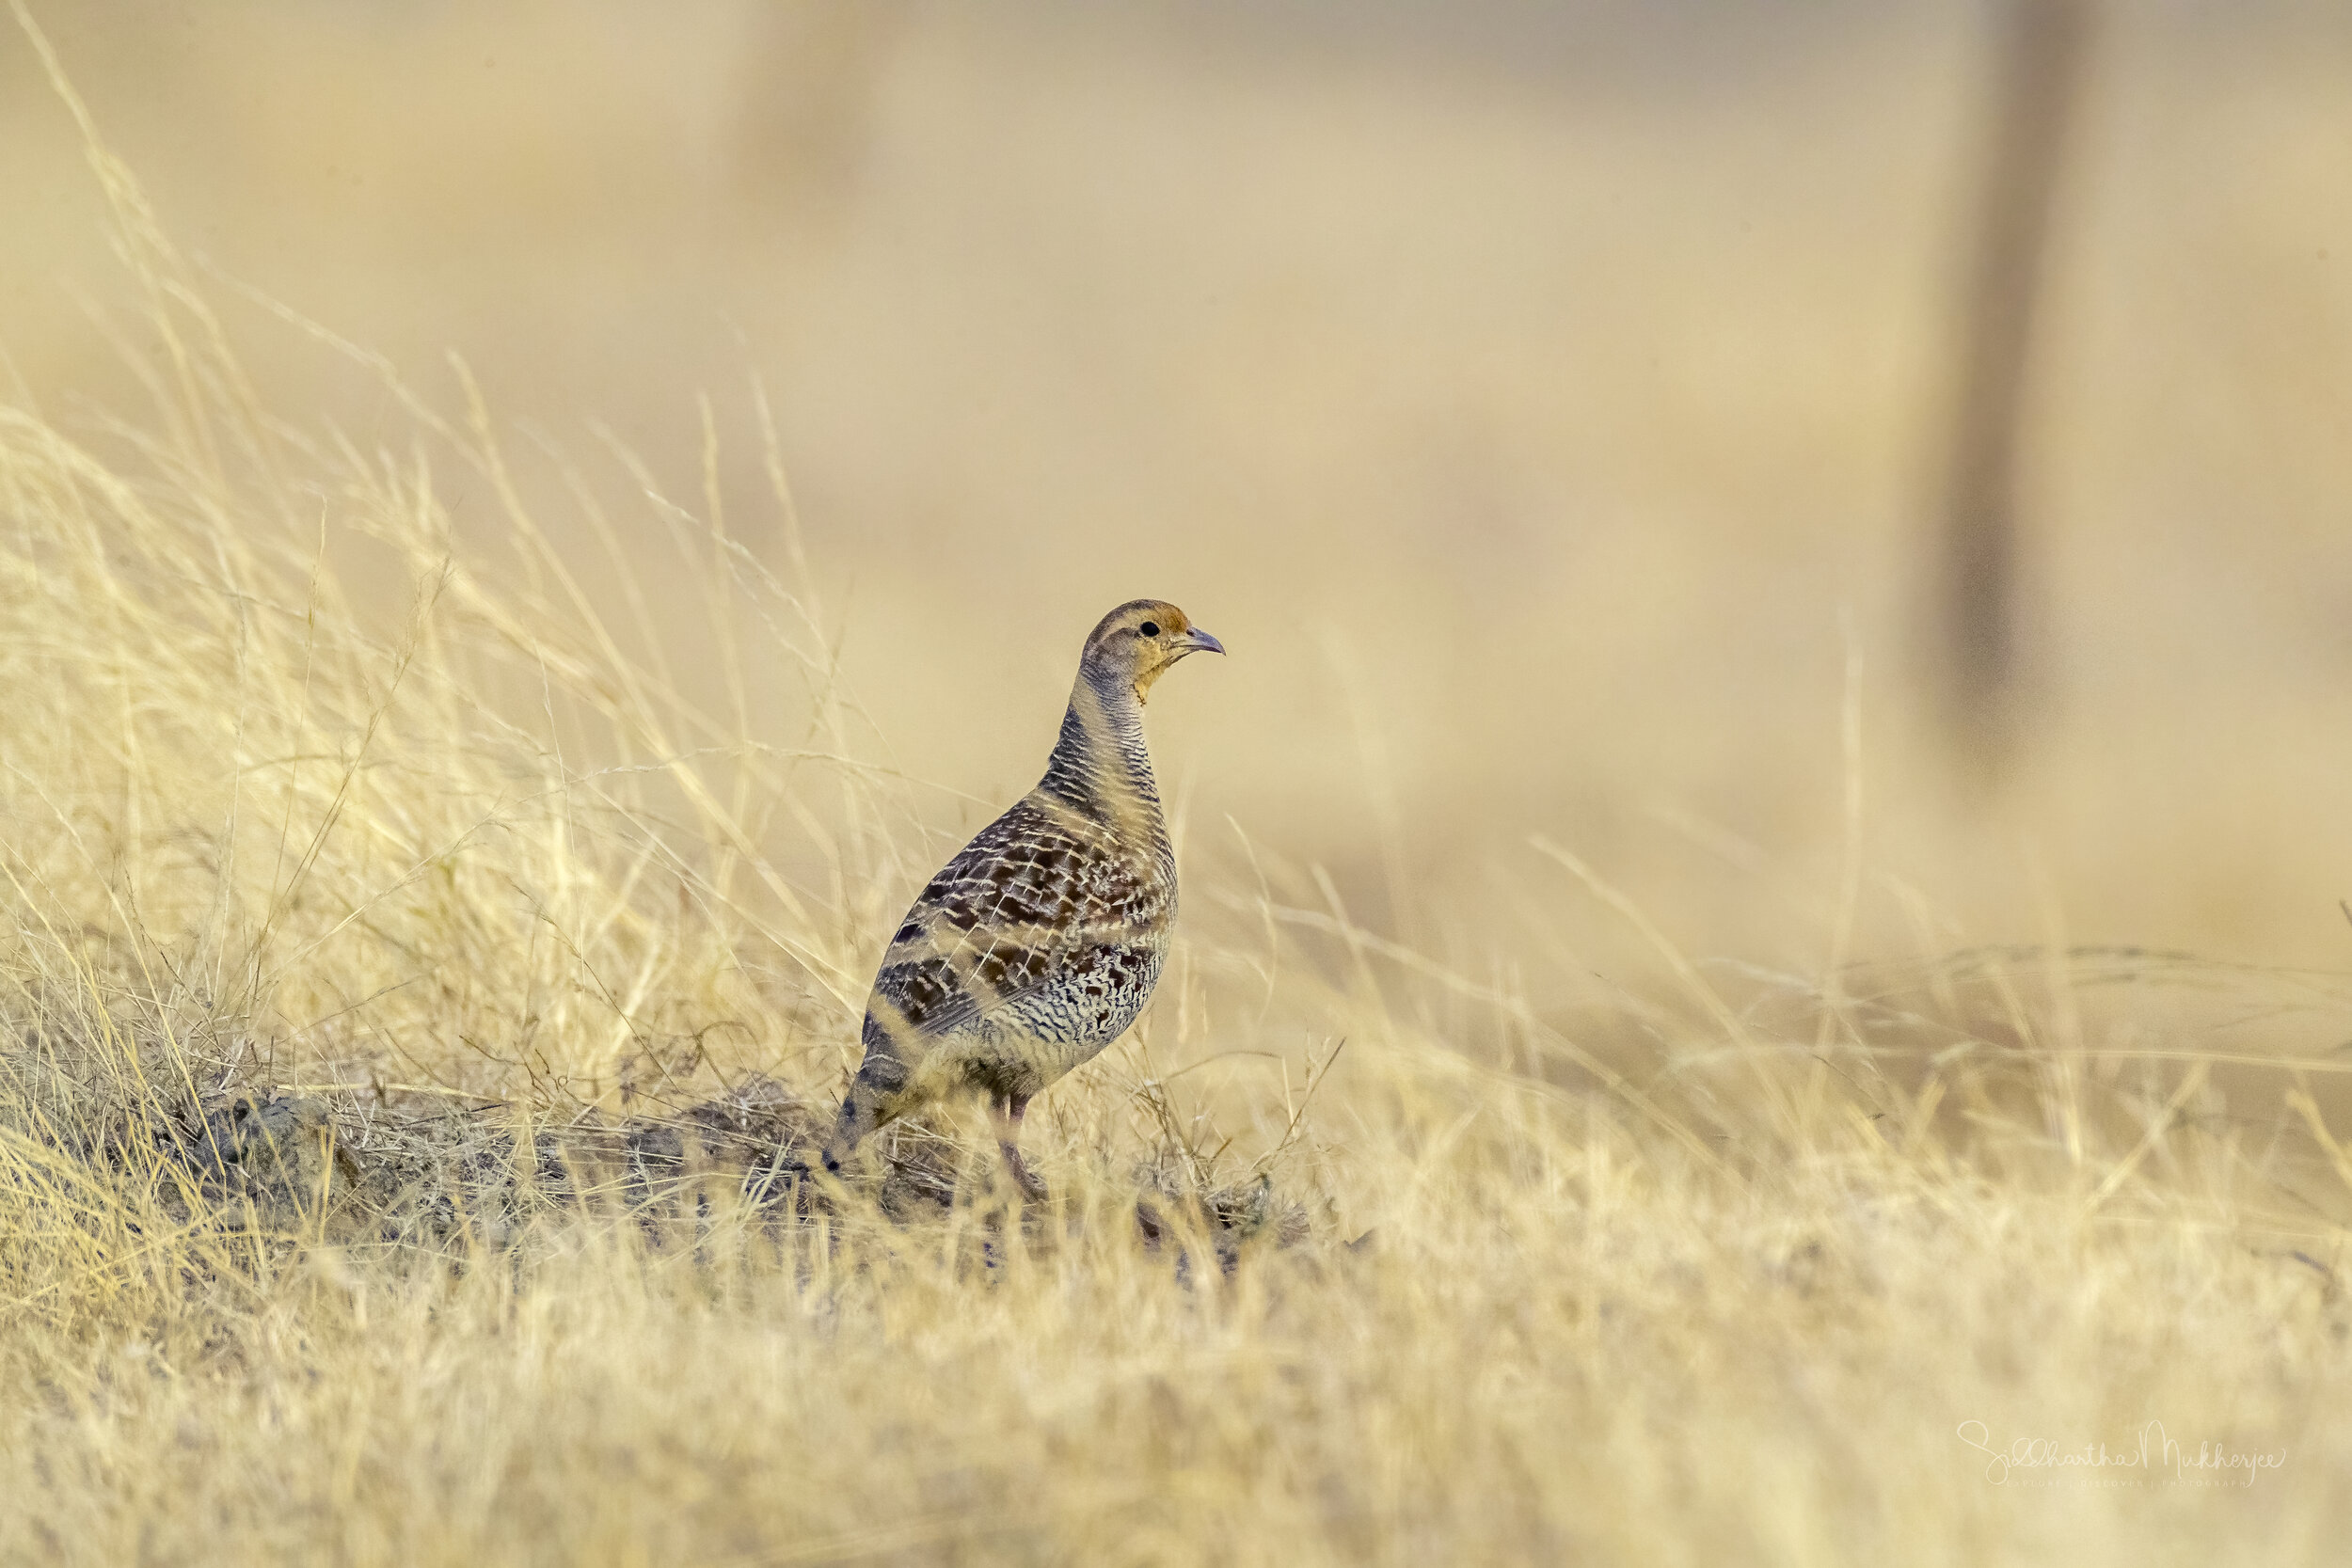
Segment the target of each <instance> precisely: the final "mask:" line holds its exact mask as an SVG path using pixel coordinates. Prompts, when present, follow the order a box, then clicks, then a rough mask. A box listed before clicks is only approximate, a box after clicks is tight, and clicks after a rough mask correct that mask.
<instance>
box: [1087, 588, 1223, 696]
mask: <svg viewBox="0 0 2352 1568" xmlns="http://www.w3.org/2000/svg"><path fill="white" fill-rule="evenodd" d="M1203 648H1205V649H1207V650H1208V651H1209V652H1210V653H1213V654H1221V653H1223V652H1224V651H1225V644H1224V643H1222V642H1219V641H1217V640H1216V638H1214V637H1211V636H1210V635H1209V634H1208V633H1207V632H1205V631H1202V630H1201V629H1200V627H1198V626H1194V625H1193V624H1192V620H1191V618H1190V617H1189V616H1187V615H1185V613H1184V611H1183V610H1179V609H1177V608H1176V607H1175V606H1174V605H1172V604H1169V603H1168V601H1167V600H1165V599H1130V600H1128V601H1127V602H1126V603H1125V604H1123V605H1120V607H1119V608H1118V609H1117V610H1112V611H1111V612H1110V613H1109V614H1108V615H1105V616H1104V617H1103V619H1102V622H1101V624H1100V625H1098V626H1096V627H1095V628H1094V634H1093V635H1092V636H1090V637H1089V638H1088V639H1087V651H1086V657H1085V658H1084V659H1083V660H1081V661H1080V663H1079V666H1078V668H1079V672H1080V673H1082V674H1084V675H1085V676H1086V677H1087V679H1088V680H1089V681H1091V682H1092V683H1094V684H1095V686H1096V687H1098V688H1103V687H1109V688H1113V689H1116V688H1118V687H1126V688H1128V689H1132V690H1133V691H1134V692H1135V694H1136V701H1137V702H1141V701H1143V700H1144V697H1145V694H1146V693H1148V692H1149V691H1150V690H1151V689H1152V682H1153V681H1155V680H1158V679H1159V678H1160V676H1161V675H1162V674H1163V673H1166V672H1167V670H1168V666H1169V665H1171V664H1173V663H1175V662H1176V661H1177V660H1178V659H1180V658H1182V657H1184V656H1185V655H1186V654H1195V653H1199V652H1200V650H1202V649H1203Z"/></svg>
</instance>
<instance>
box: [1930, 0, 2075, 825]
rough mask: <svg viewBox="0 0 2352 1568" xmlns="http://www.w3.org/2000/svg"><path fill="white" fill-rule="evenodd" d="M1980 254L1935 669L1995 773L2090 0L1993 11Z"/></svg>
mask: <svg viewBox="0 0 2352 1568" xmlns="http://www.w3.org/2000/svg"><path fill="white" fill-rule="evenodd" d="M1994 18H1995V22H1996V24H1997V26H1998V28H1999V30H2000V38H1999V43H1998V47H1997V50H1996V52H1995V56H1994V73H1995V74H1994V89H1993V94H1992V103H1991V108H1992V115H1993V119H1992V123H1991V127H1990V130H1991V135H1990V136H1989V138H1988V143H1987V149H1986V151H1987V161H1986V164H1985V166H1984V174H1983V180H1984V184H1983V189H1982V193H1981V196H1980V200H1981V203H1982V205H1981V209H1980V212H1979V226H1978V229H1977V233H1976V244H1977V252H1976V256H1975V259H1974V261H1973V263H1972V265H1971V268H1970V271H1969V273H1968V276H1967V278H1966V281H1965V285H1964V287H1965V289H1966V293H1965V296H1964V298H1963V307H1962V308H1963V333H1964V337H1963V344H1962V348H1961V356H1960V357H1961V362H1960V385H1959V399H1958V408H1957V421H1958V422H1957V425H1956V427H1955V429H1954V430H1953V433H1952V445H1951V452H1950V462H1951V470H1950V473H1949V475H1948V476H1947V482H1946V485H1947V488H1946V492H1945V497H1944V515H1943V519H1942V527H1943V538H1942V541H1941V543H1942V562H1941V581H1940V583H1939V584H1938V594H1939V596H1940V598H1941V599H1942V607H1941V608H1942V615H1941V620H1942V623H1943V625H1942V640H1943V647H1942V649H1941V650H1940V657H1939V663H1940V664H1941V666H1942V672H1941V673H1942V675H1943V680H1944V685H1945V688H1946V692H1945V695H1946V699H1947V703H1948V705H1949V707H1950V716H1951V719H1952V721H1953V729H1954V737H1955V739H1956V740H1957V741H1958V742H1959V744H1960V745H1961V747H1962V748H1963V751H1964V752H1965V753H1966V755H1967V756H1968V758H1969V759H1970V761H1971V763H1972V764H1973V765H1974V768H1973V770H1974V771H1975V772H1977V773H1978V775H1979V777H1980V778H1983V779H1990V778H1991V777H1993V776H1994V775H1996V774H1997V772H1998V770H1999V768H2000V765H2001V762H2002V759H2003V755H2004V753H2005V752H2006V750H2007V746H2008V741H2009V728H2010V698H2011V693H2012V689H2013V687H2014V684H2015V681H2016V675H2017V662H2018V653H2017V625H2016V617H2017V554H2018V551H2017V532H2018V527H2017V522H2018V519H2017V478H2018V476H2017V453H2018V445H2019V436H2020V431H2021V426H2022V422H2023V420H2024V414H2025V389H2026V370H2027V362H2028V359H2029V357H2030V355H2031V351H2032V347H2033V331H2034V317H2035V314H2036V308H2037V305H2038V304H2039V299H2040V295H2041V293H2042V281H2043V279H2042V274H2043V272H2044V270H2045V268H2044V260H2045V257H2046V255H2047V252H2048V249H2049V233H2050V215H2051V205H2052V199H2053V198H2054V197H2055V195H2056V193H2057V187H2058V166H2059V162H2060V158H2061V156H2062V153H2063V150H2064V143H2065V139H2066V129H2067V122H2068V120H2069V119H2070V118H2071V116H2072V110H2073V107H2074V95H2075V89H2076V87H2077V84H2078V82H2079V80H2080V77H2081V74H2082V64H2083V58H2084V55H2085V54H2086V53H2087V46H2088V43H2089V40H2090V0H1994Z"/></svg>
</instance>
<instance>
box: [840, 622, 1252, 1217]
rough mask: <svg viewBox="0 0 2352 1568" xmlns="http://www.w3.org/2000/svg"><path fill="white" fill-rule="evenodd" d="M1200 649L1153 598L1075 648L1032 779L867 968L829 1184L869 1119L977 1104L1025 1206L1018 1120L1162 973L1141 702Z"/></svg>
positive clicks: (1158, 847) (1153, 810)
mask: <svg viewBox="0 0 2352 1568" xmlns="http://www.w3.org/2000/svg"><path fill="white" fill-rule="evenodd" d="M1203 648H1206V649H1208V650H1209V651H1210V652H1211V653H1219V654H1221V653H1223V652H1224V651H1225V649H1224V646H1223V645H1222V644H1221V643H1219V642H1218V641H1217V640H1216V638H1214V637H1211V636H1210V635H1209V634H1208V633H1207V632H1205V631H1201V630H1199V629H1198V628H1196V627H1195V626H1193V625H1192V623H1191V621H1190V620H1188V619H1187V618H1186V617H1185V615H1184V611H1183V610H1179V609H1177V608H1176V607H1175V606H1174V605H1172V604H1166V603H1163V602H1162V601H1160V600H1157V599H1136V600H1133V601H1131V602H1130V603H1127V604H1123V605H1120V607H1119V608H1118V609H1117V610H1112V611H1111V612H1110V613H1109V614H1108V615H1105V616H1104V617H1103V620H1102V623H1101V624H1100V625H1098V626H1096V627H1095V628H1094V632H1093V634H1092V635H1091V636H1089V638H1088V639H1087V644H1086V653H1085V655H1084V656H1083V657H1081V658H1080V659H1079V661H1078V679H1077V681H1076V683H1075V684H1074V685H1073V687H1072V688H1071V692H1070V709H1069V711H1068V712H1067V713H1065V714H1064V715H1063V716H1062V721H1061V737H1060V739H1059V740H1057V742H1056V743H1055V745H1054V754H1053V756H1052V757H1051V758H1050V759H1049V760H1048V761H1047V762H1046V765H1045V777H1044V778H1043V779H1041V780H1040V781H1039V782H1038V785H1037V787H1036V788H1035V789H1032V790H1030V791H1029V793H1028V794H1026V795H1025V796H1023V797H1022V798H1021V800H1019V801H1017V802H1015V803H1014V805H1013V806H1012V807H1011V809H1010V810H1009V811H1007V812H1006V813H1005V814H1004V815H1003V816H999V817H998V818H997V819H996V820H995V821H993V822H992V823H990V824H989V825H988V826H987V827H986V828H983V829H982V830H980V832H979V835H978V836H977V837H976V838H974V839H973V840H972V842H971V843H969V844H967V845H965V846H964V847H963V848H962V849H961V850H960V851H959V852H958V853H957V854H956V856H955V858H954V859H952V860H950V861H949V862H948V863H946V866H945V867H943V868H942V869H941V870H940V872H939V874H938V875H937V876H935V877H933V878H932V879H930V882H928V883H927V884H925V886H924V888H923V892H922V894H921V895H920V896H918V897H917V898H916V899H915V900H914V908H913V909H911V910H909V911H907V913H906V918H905V919H904V920H903V921H901V922H899V925H898V931H897V933H896V934H895V935H894V936H893V937H892V938H891V940H890V946H889V949H888V950H887V951H886V952H885V953H883V955H882V971H881V973H880V974H876V975H875V976H874V990H873V994H872V995H871V996H870V997H869V998H868V999H867V1000H866V1023H865V1028H864V1030H863V1037H864V1044H865V1047H866V1059H865V1062H864V1064H863V1065H862V1066H860V1067H859V1069H858V1073H857V1078H856V1081H855V1082H853V1083H852V1084H851V1085H850V1092H849V1094H848V1095H847V1096H846V1097H844V1099H843V1100H842V1101H841V1119H840V1121H839V1123H838V1125H837V1126H836V1128H835V1130H834V1135H833V1138H832V1140H831V1141H830V1142H829V1143H828V1144H827V1145H826V1148H825V1152H824V1164H825V1167H826V1168H827V1169H828V1170H832V1171H836V1172H837V1171H839V1170H840V1169H841V1168H842V1164H843V1162H844V1161H845V1160H847V1159H848V1158H849V1156H850V1151H851V1150H853V1149H855V1148H857V1146H858V1144H859V1142H860V1141H861V1140H863V1139H864V1138H865V1137H866V1135H867V1134H869V1133H871V1132H873V1131H874V1130H875V1129H876V1128H879V1127H881V1126H882V1125H883V1124H884V1123H886V1122H888V1121H890V1120H892V1119H894V1118H896V1117H901V1116H904V1115H906V1114H907V1113H908V1112H910V1111H913V1110H915V1109H917V1108H918V1107H920V1106H922V1105H925V1104H927V1103H929V1102H930V1101H935V1100H939V1099H942V1098H944V1097H946V1096H950V1095H955V1094H978V1095H984V1096H986V1097H987V1099H988V1101H989V1106H990V1110H991V1112H992V1114H993V1119H994V1122H995V1127H996V1136H997V1143H998V1147H999V1148H1001V1149H1002V1150H1003V1153H1004V1158H1005V1164H1006V1166H1007V1168H1008V1169H1009V1172H1010V1174H1011V1175H1012V1178H1013V1180H1015V1181H1017V1182H1018V1183H1019V1184H1020V1186H1021V1188H1022V1190H1023V1191H1024V1192H1025V1193H1026V1194H1028V1195H1030V1196H1037V1195H1038V1194H1039V1192H1040V1191H1041V1188H1040V1186H1039V1184H1038V1182H1037V1181H1036V1180H1035V1179H1034V1178H1032V1177H1031V1176H1030V1174H1029V1171H1028V1169H1027V1167H1026V1166H1025V1165H1024V1164H1022V1161H1021V1148H1020V1136H1021V1117H1022V1113H1023V1112H1025V1110H1027V1109H1028V1104H1029V1101H1030V1099H1031V1098H1032V1097H1033V1096H1035V1095H1036V1094H1037V1093H1038V1092H1039V1091H1040V1090H1041V1089H1042V1088H1044V1087H1045V1085H1048V1084H1051V1083H1052V1082H1054V1080H1056V1079H1057V1078H1059V1077H1061V1076H1062V1074H1064V1073H1066V1072H1068V1071H1069V1070H1070V1069H1073V1068H1074V1067H1076V1066H1078V1065H1079V1064H1080V1063H1082V1062H1085V1061H1088V1060H1090V1059H1091V1058H1092V1057H1094V1056H1095V1055H1096V1054H1097V1053H1100V1052H1101V1051H1102V1050H1103V1048H1104V1047H1105V1046H1107V1045H1109V1044H1110V1043H1111V1041H1113V1040H1115V1039H1117V1038H1118V1037H1120V1034H1121V1033H1123V1032H1124V1031H1125V1029H1126V1028H1127V1026H1128V1025H1129V1024H1130V1023H1133V1022H1135V1019H1136V1014H1137V1013H1139V1012H1141V1011H1142V1010H1143V1005H1144V1004H1145V1003H1146V1002H1148V1001H1150V1000H1151V997H1152V987H1153V986H1155V985H1157V984H1158V983H1159V978H1160V967H1161V965H1162V964H1163V963H1165V962H1166V961H1167V958H1168V936H1169V932H1170V930H1171V929H1172V928H1173V927H1174V925H1175V923H1176V856H1175V852H1174V851H1173V849H1171V848H1170V847H1169V845H1168V824H1167V821H1166V819H1165V818H1164V817H1163V816H1162V815H1161V812H1160V796H1159V791H1158V790H1157V789H1156V788H1155V787H1154V786H1153V784H1152V759H1151V756H1150V754H1149V753H1147V752H1145V750H1144V745H1143V704H1144V699H1145V697H1146V696H1147V695H1148V694H1149V693H1150V692H1151V689H1152V682H1153V681H1155V680H1157V679H1159V678H1160V676H1161V675H1163V674H1165V673H1167V671H1168V667H1169V666H1170V665H1172V664H1174V663H1175V662H1176V661H1177V660H1178V659H1180V658H1182V657H1184V656H1185V655H1186V654H1190V653H1195V652H1198V651H1199V650H1200V649H1203Z"/></svg>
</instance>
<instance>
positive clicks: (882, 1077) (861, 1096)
mask: <svg viewBox="0 0 2352 1568" xmlns="http://www.w3.org/2000/svg"><path fill="white" fill-rule="evenodd" d="M866 1033H867V1035H868V1036H869V1038H868V1040H867V1041H866V1061H865V1063H864V1065H863V1066H861V1067H860V1068H859V1069H857V1076H856V1077H855V1078H853V1079H851V1080H850V1092H849V1093H848V1094H845V1095H843V1096H842V1097H841V1115H840V1117H839V1118H838V1119H836V1120H835V1121H834V1128H833V1136H832V1137H830V1138H828V1139H826V1140H825V1149H824V1153H823V1155H822V1156H821V1158H822V1160H823V1161H824V1165H825V1168H826V1169H827V1170H829V1171H832V1172H834V1174H835V1175H838V1174H840V1172H841V1169H842V1167H843V1166H844V1165H845V1164H848V1162H849V1159H850V1155H851V1154H853V1153H855V1152H856V1150H857V1146H858V1145H860V1144H862V1143H864V1142H865V1141H866V1139H867V1138H869V1137H871V1136H872V1135H873V1134H874V1132H876V1130H878V1129H879V1128H881V1127H882V1124H883V1123H884V1122H887V1121H889V1120H890V1119H891V1117H892V1116H893V1115H894V1114H895V1107H894V1106H893V1104H892V1101H894V1100H896V1099H897V1097H898V1091H899V1090H901V1089H903V1088H905V1087H906V1082H907V1069H906V1066H905V1064H904V1063H902V1062H900V1061H899V1060H898V1053H897V1052H895V1051H891V1050H888V1049H886V1048H885V1049H883V1050H880V1051H877V1050H875V1049H874V1044H873V1041H872V1039H871V1038H870V1036H871V1035H872V1034H873V1033H874V1030H873V1029H872V1027H871V1025H870V1023H869V1025H868V1027H867V1030H866Z"/></svg>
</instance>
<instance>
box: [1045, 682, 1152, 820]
mask: <svg viewBox="0 0 2352 1568" xmlns="http://www.w3.org/2000/svg"><path fill="white" fill-rule="evenodd" d="M1038 787H1039V788H1041V789H1042V790H1044V791H1045V792H1046V793H1047V794H1049V795H1052V796H1054V797H1055V798H1057V800H1062V801H1063V802H1065V803H1066V804H1069V805H1072V806H1075V807H1076V808H1077V809H1078V810H1080V811H1082V812H1085V813H1086V814H1087V815H1088V816H1092V817H1094V818H1096V819H1097V820H1099V821H1101V822H1104V823H1105V824H1107V825H1109V826H1110V827H1112V828H1114V829H1119V830H1121V831H1136V832H1151V833H1157V832H1161V831H1162V829H1161V825H1160V824H1161V817H1160V792H1159V789H1158V787H1157V786H1156V785H1154V784H1152V754H1151V752H1147V751H1146V750H1145V749H1144V745H1143V702H1142V699H1141V698H1139V697H1137V696H1136V691H1135V688H1134V687H1133V686H1131V685H1129V684H1128V683H1127V682H1125V681H1122V680H1117V679H1112V680H1108V681H1096V680H1094V679H1091V678H1089V676H1088V675H1087V674H1086V673H1085V672H1083V671H1082V672H1080V673H1079V675H1078V680H1077V684H1076V685H1075V686H1073V688H1072V689H1071V692H1070V709H1069V711H1068V712H1066V713H1064V714H1063V715H1062V721H1061V738H1060V739H1059V740H1057V741H1056V742H1055V743H1054V754H1053V756H1052V758H1051V759H1050V760H1049V761H1047V763H1046V765H1045V777H1044V779H1043V780H1042V781H1041V783H1040V784H1039V785H1038Z"/></svg>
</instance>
